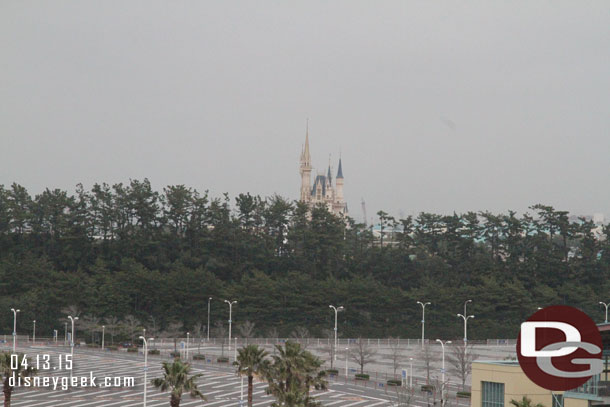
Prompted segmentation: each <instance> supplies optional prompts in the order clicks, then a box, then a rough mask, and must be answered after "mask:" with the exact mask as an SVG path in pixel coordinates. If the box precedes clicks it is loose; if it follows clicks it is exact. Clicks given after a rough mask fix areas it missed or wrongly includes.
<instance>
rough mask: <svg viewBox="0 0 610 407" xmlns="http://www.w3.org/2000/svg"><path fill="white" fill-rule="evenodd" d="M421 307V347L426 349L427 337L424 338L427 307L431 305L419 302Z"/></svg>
mask: <svg viewBox="0 0 610 407" xmlns="http://www.w3.org/2000/svg"><path fill="white" fill-rule="evenodd" d="M417 303H418V304H419V305H421V347H422V348H423V347H424V342H425V336H424V332H425V331H424V327H425V325H426V305H430V303H429V302H425V303H424V302H421V301H417Z"/></svg>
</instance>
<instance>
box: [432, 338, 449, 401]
mask: <svg viewBox="0 0 610 407" xmlns="http://www.w3.org/2000/svg"><path fill="white" fill-rule="evenodd" d="M436 341H437V342H438V343H440V344H441V348H443V367H442V370H441V373H442V377H443V379H442V382H441V406H442V405H443V398H444V391H445V345H448V344H450V343H451V341H445V342H444V343H443V341H441V340H440V339H437V340H436Z"/></svg>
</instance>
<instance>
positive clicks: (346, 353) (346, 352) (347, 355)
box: [345, 348, 349, 380]
mask: <svg viewBox="0 0 610 407" xmlns="http://www.w3.org/2000/svg"><path fill="white" fill-rule="evenodd" d="M348 358H349V348H345V380H347V359H348Z"/></svg>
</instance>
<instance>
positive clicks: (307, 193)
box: [301, 123, 311, 202]
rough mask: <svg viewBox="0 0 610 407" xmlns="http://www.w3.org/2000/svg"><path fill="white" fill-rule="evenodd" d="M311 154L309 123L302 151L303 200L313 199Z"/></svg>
mask: <svg viewBox="0 0 610 407" xmlns="http://www.w3.org/2000/svg"><path fill="white" fill-rule="evenodd" d="M310 188H311V156H310V155H309V123H308V124H307V130H306V131H305V146H304V147H303V151H302V152H301V202H309V201H310V199H311V189H310Z"/></svg>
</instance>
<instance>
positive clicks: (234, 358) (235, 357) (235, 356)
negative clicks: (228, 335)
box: [233, 338, 237, 362]
mask: <svg viewBox="0 0 610 407" xmlns="http://www.w3.org/2000/svg"><path fill="white" fill-rule="evenodd" d="M234 352H235V354H234V355H233V360H234V361H235V362H237V338H235V350H234Z"/></svg>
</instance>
